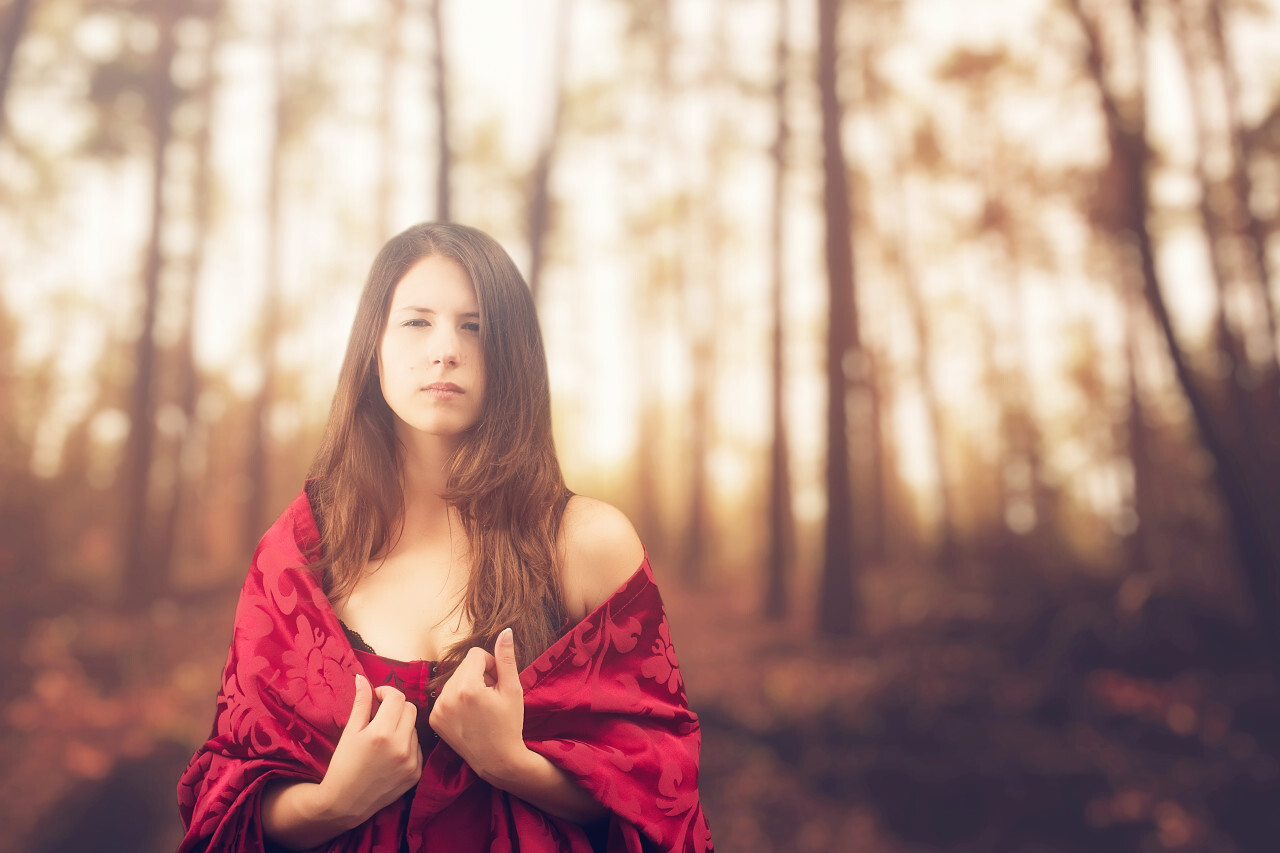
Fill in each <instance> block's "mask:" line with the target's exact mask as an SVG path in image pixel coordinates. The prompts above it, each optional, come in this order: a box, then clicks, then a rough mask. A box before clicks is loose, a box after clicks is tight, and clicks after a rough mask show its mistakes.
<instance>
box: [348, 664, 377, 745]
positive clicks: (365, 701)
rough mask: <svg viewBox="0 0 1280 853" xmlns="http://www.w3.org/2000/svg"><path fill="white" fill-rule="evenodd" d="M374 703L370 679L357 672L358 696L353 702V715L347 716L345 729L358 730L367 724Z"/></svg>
mask: <svg viewBox="0 0 1280 853" xmlns="http://www.w3.org/2000/svg"><path fill="white" fill-rule="evenodd" d="M372 705H373V690H372V689H371V688H370V686H369V679H367V678H365V677H364V676H363V675H361V674H360V673H356V698H355V699H354V700H353V701H352V702H351V716H350V717H348V718H347V725H346V726H345V727H344V728H343V731H346V730H347V729H351V730H352V731H357V732H358V731H360V730H361V729H362V728H364V727H365V726H367V725H368V724H369V711H370V708H371V707H372Z"/></svg>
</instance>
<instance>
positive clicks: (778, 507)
mask: <svg viewBox="0 0 1280 853" xmlns="http://www.w3.org/2000/svg"><path fill="white" fill-rule="evenodd" d="M789 5H790V4H789V3H788V2H787V0H778V3H777V28H778V29H777V36H776V40H775V41H774V54H773V55H774V63H773V64H774V72H773V75H774V76H773V112H774V133H773V148H772V150H771V151H770V154H771V156H772V159H773V188H772V199H771V209H770V211H769V280H770V292H769V299H770V306H769V308H770V313H771V314H772V321H773V329H772V333H771V335H770V347H769V362H770V376H769V399H770V409H771V416H772V420H773V435H772V440H771V441H770V443H769V544H768V550H767V556H766V558H765V584H764V607H763V610H764V615H765V616H766V617H768V618H770V619H782V618H785V617H786V616H787V614H788V612H789V611H790V609H791V597H790V584H789V581H790V574H791V571H790V568H791V557H792V544H793V542H794V540H795V522H794V518H793V516H792V512H791V469H790V458H791V454H790V452H789V450H788V441H787V416H786V383H785V382H784V377H785V370H784V359H783V354H784V352H785V350H786V336H785V333H784V330H785V328H786V324H785V323H784V322H783V312H784V310H785V303H784V301H783V298H782V292H783V268H784V265H785V259H786V244H785V235H784V228H783V226H784V213H785V208H786V203H787V157H788V153H789V141H790V124H789V122H788V121H787V104H788V98H787V73H788V66H789V65H790V64H791V50H790V37H789V33H788V17H787V9H788V7H789Z"/></svg>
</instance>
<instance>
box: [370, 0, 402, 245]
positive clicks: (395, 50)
mask: <svg viewBox="0 0 1280 853" xmlns="http://www.w3.org/2000/svg"><path fill="white" fill-rule="evenodd" d="M385 11H386V16H387V17H386V20H385V21H384V22H383V24H382V49H381V50H380V52H379V58H380V60H381V66H380V68H379V71H378V76H379V81H378V149H379V151H378V193H377V197H376V198H375V199H374V223H375V227H376V228H377V232H376V235H375V238H374V242H375V244H380V243H382V242H383V241H384V240H387V239H388V238H390V237H391V229H392V228H393V227H394V225H393V223H392V221H391V215H392V205H393V203H394V201H395V185H396V163H395V136H396V133H395V131H396V127H395V117H396V109H395V101H396V80H397V79H398V77H399V71H400V46H401V31H402V30H403V29H404V12H405V0H387V2H386V4H385Z"/></svg>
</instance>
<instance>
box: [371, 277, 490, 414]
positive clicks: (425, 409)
mask: <svg viewBox="0 0 1280 853" xmlns="http://www.w3.org/2000/svg"><path fill="white" fill-rule="evenodd" d="M481 320H482V318H481V317H480V306H479V304H478V303H477V302H476V293H475V288H473V287H472V286H471V279H470V278H469V277H468V276H467V273H466V271H465V270H464V269H463V268H462V267H461V266H460V265H459V264H458V263H457V262H456V261H454V260H452V259H451V258H447V257H445V256H443V255H431V256H428V257H426V258H423V259H422V260H420V261H418V262H417V263H416V264H414V265H413V266H412V267H411V268H410V269H409V271H408V272H407V273H405V275H404V278H402V279H400V282H399V283H398V284H397V285H396V288H395V291H394V292H393V293H392V295H391V308H390V311H389V312H388V314H387V325H386V328H385V329H384V330H383V332H382V340H381V342H380V343H379V344H378V380H379V382H380V384H381V386H382V396H383V398H384V399H385V400H386V401H387V405H388V406H390V407H391V411H392V412H394V413H395V415H396V432H397V434H398V435H400V436H401V437H402V439H411V438H412V437H413V435H414V433H423V434H427V435H433V436H437V437H440V438H446V439H448V438H456V437H457V436H458V435H460V434H461V433H462V432H464V431H465V430H467V429H468V428H470V427H471V426H472V425H474V424H475V422H476V421H477V420H478V419H479V417H480V409H481V404H482V403H483V402H484V352H483V351H482V350H481V347H480V323H481Z"/></svg>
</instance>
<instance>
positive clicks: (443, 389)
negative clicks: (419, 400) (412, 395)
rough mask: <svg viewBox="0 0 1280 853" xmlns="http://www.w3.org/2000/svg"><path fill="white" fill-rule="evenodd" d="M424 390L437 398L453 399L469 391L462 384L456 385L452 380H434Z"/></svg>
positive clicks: (428, 394)
mask: <svg viewBox="0 0 1280 853" xmlns="http://www.w3.org/2000/svg"><path fill="white" fill-rule="evenodd" d="M422 390H423V391H425V392H427V396H429V397H432V398H434V399H436V400H452V399H453V398H454V397H461V396H462V395H463V394H465V393H467V392H466V391H463V390H462V388H461V386H458V385H454V384H453V383H452V382H432V383H431V384H430V385H428V386H426V387H425V388H423V389H422Z"/></svg>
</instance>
